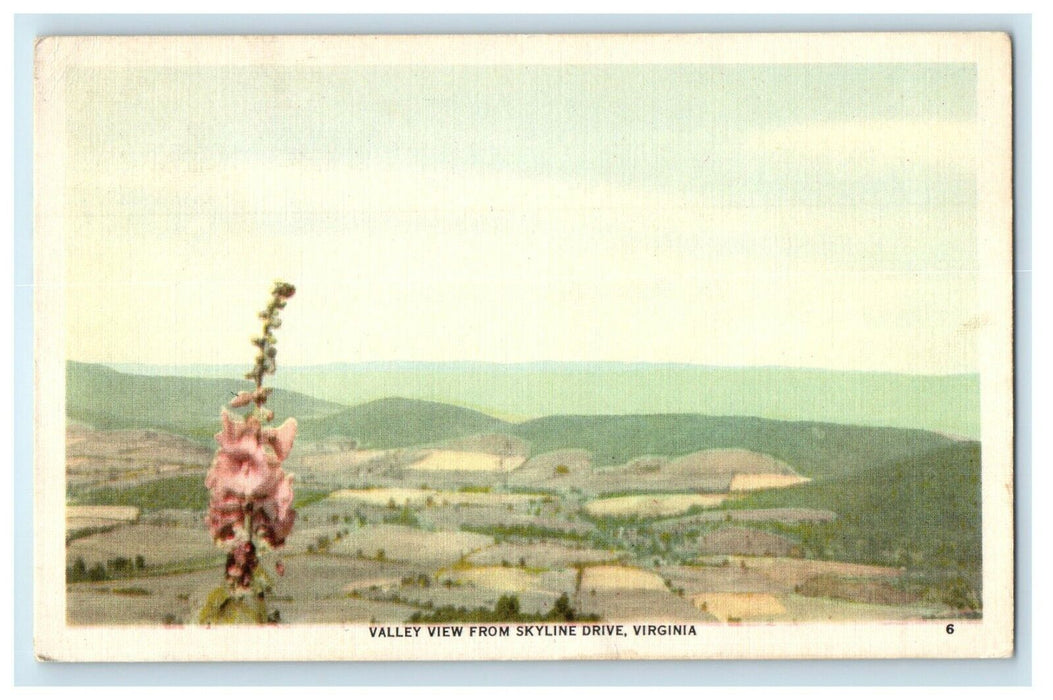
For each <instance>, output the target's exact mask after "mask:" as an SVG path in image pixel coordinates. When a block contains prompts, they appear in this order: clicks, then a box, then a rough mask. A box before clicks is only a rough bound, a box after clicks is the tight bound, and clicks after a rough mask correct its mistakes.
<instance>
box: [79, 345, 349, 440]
mask: <svg viewBox="0 0 1053 700" xmlns="http://www.w3.org/2000/svg"><path fill="white" fill-rule="evenodd" d="M252 386H253V385H252V382H250V381H248V380H245V379H207V378H197V377H168V376H141V375H134V374H125V373H123V372H117V371H115V370H112V369H110V368H108V367H104V366H102V365H92V364H85V363H81V362H67V363H66V415H67V416H68V417H69V418H71V419H73V420H77V421H81V422H84V423H87V424H90V425H92V426H94V427H96V428H100V429H116V428H156V429H160V430H165V431H168V432H172V433H175V434H179V435H185V436H187V437H191V438H194V439H196V440H199V441H210V440H211V438H212V435H213V434H214V433H215V432H216V430H217V429H218V421H219V413H220V411H221V409H222V408H223V407H224V406H226V405H227V404H228V403H229V402H230V399H231V398H233V396H234V395H235V393H236V392H238V391H241V390H245V389H249V388H251V387H252ZM269 405H270V407H271V408H272V409H273V410H274V412H275V415H276V417H277V418H278V419H279V420H281V419H282V418H284V417H287V416H296V417H297V419H299V420H311V419H312V418H315V417H320V416H325V415H329V414H331V413H334V412H336V411H339V410H341V409H343V408H345V407H344V406H341V405H339V404H335V403H331V402H329V401H323V400H320V399H316V398H314V397H311V396H306V395H304V394H300V393H298V392H294V391H288V390H284V389H277V390H275V391H274V393H273V394H272V396H271V400H270V403H269Z"/></svg>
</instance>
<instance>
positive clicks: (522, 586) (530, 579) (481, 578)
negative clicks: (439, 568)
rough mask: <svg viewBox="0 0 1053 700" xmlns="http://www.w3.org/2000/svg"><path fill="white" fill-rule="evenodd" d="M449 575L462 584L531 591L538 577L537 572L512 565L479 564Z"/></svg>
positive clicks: (504, 589) (500, 589) (502, 589)
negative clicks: (533, 572)
mask: <svg viewBox="0 0 1053 700" xmlns="http://www.w3.org/2000/svg"><path fill="white" fill-rule="evenodd" d="M443 573H444V574H445V572H443ZM448 575H449V576H452V577H455V578H456V579H457V581H458V582H459V583H462V584H469V585H474V586H478V587H480V588H492V589H494V590H497V591H529V590H532V589H534V588H536V587H537V579H538V577H537V574H532V573H530V572H528V571H524V570H523V569H519V568H516V567H511V566H478V567H472V568H470V569H461V570H458V571H456V572H453V573H451V574H448Z"/></svg>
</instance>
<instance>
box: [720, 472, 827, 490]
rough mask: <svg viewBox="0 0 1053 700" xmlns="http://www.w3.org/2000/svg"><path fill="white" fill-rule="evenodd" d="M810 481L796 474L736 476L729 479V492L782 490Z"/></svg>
mask: <svg viewBox="0 0 1053 700" xmlns="http://www.w3.org/2000/svg"><path fill="white" fill-rule="evenodd" d="M808 481H811V479H808V478H805V477H803V476H798V475H797V474H736V475H735V476H733V477H731V486H730V487H728V490H729V491H761V490H763V489H784V488H786V487H787V486H796V485H797V484H803V483H806V482H808Z"/></svg>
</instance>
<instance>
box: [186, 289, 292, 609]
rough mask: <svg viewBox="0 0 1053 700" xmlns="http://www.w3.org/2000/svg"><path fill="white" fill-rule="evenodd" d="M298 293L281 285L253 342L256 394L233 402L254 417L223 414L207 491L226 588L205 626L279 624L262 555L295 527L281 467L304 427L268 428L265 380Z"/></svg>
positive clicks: (210, 604)
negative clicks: (223, 554) (270, 605)
mask: <svg viewBox="0 0 1053 700" xmlns="http://www.w3.org/2000/svg"><path fill="white" fill-rule="evenodd" d="M295 293H296V288H295V287H293V286H292V285H291V284H287V283H285V282H276V283H275V285H274V288H273V290H272V291H271V300H270V303H269V304H268V305H267V307H266V308H265V309H264V310H263V311H261V312H260V313H259V318H260V319H261V320H262V321H263V333H262V335H260V336H257V337H254V338H252V344H253V345H254V346H255V347H256V348H257V355H256V363H255V366H254V367H253V369H252V370H251V371H250V372H249V373H247V374H246V375H245V378H246V379H249V380H252V381H253V382H254V383H255V387H254V389H253V390H251V391H241V392H238V393H237V395H235V397H234V399H233V400H232V401H231V402H230V407H231V408H235V409H236V408H243V407H246V406H249V405H252V409H251V410H250V411H249V412H247V413H245V414H244V415H241V414H238V413H235V414H234V415H233V416H232V415H231V413H230V412H229V411H228V410H227V409H223V411H222V414H221V420H222V425H223V428H222V430H220V432H218V433H217V434H216V442H217V443H219V449H217V450H216V455H215V457H214V459H213V461H212V468H211V470H210V471H209V473H208V475H207V476H206V477H205V486H206V487H207V488H208V489H209V492H210V499H209V512H208V527H209V532H210V533H211V535H212V538H213V539H214V540H215V542H216V544H217V545H219V546H221V547H224V548H226V549H227V561H226V568H225V575H226V584H225V585H224V586H221V587H219V588H217V589H216V590H215V591H213V593H212V595H211V596H209V599H208V601H207V602H206V604H205V607H204V608H203V609H202V611H201V615H200V620H201V622H202V623H206V624H212V623H228V622H256V623H263V622H268V621H274V617H273V616H270V615H268V614H267V606H266V594H267V592H268V591H269V590H270V578H269V577H268V576H267V575H266V574H265V573H264V572H263V571H262V569H260V558H259V555H260V554H261V553H262V551H264V550H266V549H268V548H269V549H278V548H280V547H282V546H283V545H284V544H285V539H286V537H288V535H289V533H290V532H291V530H292V526H293V523H294V522H295V520H296V511H295V510H293V508H292V502H293V489H292V483H293V475H292V474H286V473H285V472H284V471H283V470H282V463H283V462H284V461H285V459H286V458H287V457H288V456H289V453H290V452H291V451H292V446H293V440H294V438H295V437H296V427H297V423H296V419H295V418H288V419H286V421H285V422H284V423H282V424H281V425H280V426H279V427H277V428H270V427H264V426H266V425H267V424H268V423H270V422H271V421H272V420H273V419H274V412H273V411H271V410H270V409H268V408H267V407H266V403H267V399H268V397H269V396H270V394H271V391H272V389H271V387H265V386H263V380H264V377H265V376H266V375H268V374H274V372H275V370H276V369H277V359H276V358H277V354H278V353H277V349H276V348H275V345H276V344H277V340H276V339H275V338H274V331H275V330H277V329H278V328H280V327H281V318H280V311H281V310H282V309H284V308H285V305H286V302H287V301H288V300H289V299H290V298H291V297H292V296H293V294H295ZM261 548H263V549H261ZM275 568H276V570H277V571H278V572H279V575H281V573H283V572H284V566H283V565H282V564H281V563H280V562H279V563H278V564H277V565H276V567H275Z"/></svg>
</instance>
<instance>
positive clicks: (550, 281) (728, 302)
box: [66, 64, 978, 373]
mask: <svg viewBox="0 0 1053 700" xmlns="http://www.w3.org/2000/svg"><path fill="white" fill-rule="evenodd" d="M66 108H67V143H68V146H69V151H68V160H67V168H68V170H67V201H66V217H67V219H66V220H67V239H66V256H67V283H68V284H69V285H70V286H69V292H68V294H67V329H68V335H67V341H68V342H67V346H68V351H69V355H70V357H71V358H73V359H79V360H86V361H105V362H142V363H162V364H171V363H174V362H179V361H185V362H188V363H189V362H193V363H202V362H220V363H228V362H238V361H239V360H241V359H243V357H244V356H245V354H246V352H247V351H246V350H245V347H244V341H243V338H244V337H245V336H246V335H248V334H249V333H251V332H252V331H253V330H254V328H253V326H254V318H253V314H254V310H255V309H256V307H258V306H260V305H262V303H263V302H264V301H265V297H266V292H267V290H268V286H269V284H270V281H271V280H272V279H273V278H274V277H278V276H282V277H285V278H287V279H289V280H290V281H292V282H294V283H296V284H297V286H298V287H299V288H300V290H301V293H300V295H299V296H298V297H297V298H296V299H295V300H294V301H293V302H292V304H291V305H290V308H289V311H288V314H287V324H286V326H285V328H283V329H282V333H283V335H284V336H287V337H285V338H283V344H282V350H283V353H285V358H286V361H287V362H293V363H295V364H311V363H321V362H341V361H349V362H357V361H371V360H492V361H531V360H623V361H656V362H695V363H699V364H718V365H720V364H725V365H727V364H734V365H750V364H764V365H791V366H819V367H831V368H840V369H875V370H891V371H907V372H912V371H913V372H933V373H940V372H962V371H975V370H976V368H977V367H976V363H977V360H976V349H975V332H976V326H977V325H978V321H977V318H976V307H977V305H976V294H977V266H978V262H977V239H976V213H975V212H976V195H975V192H976V186H977V180H976V158H977V148H978V140H977V134H978V131H977V123H976V75H975V70H974V67H973V66H972V65H970V64H942V65H941V64H869V65H863V64H855V65H846V64H825V65H792V64H791V65H643V66H639V65H636V66H634V65H617V66H603V65H598V66H597V65H591V66H590V65H580V66H577V65H575V66H502V65H497V66H368V67H367V66H359V67H346V66H338V67H326V68H318V67H312V68H308V67H300V68H297V67H288V66H284V67H283V66H263V67H259V66H256V67H252V66H240V67H234V66H230V67H171V68H150V69H142V68H98V67H95V68H90V69H86V68H80V69H75V70H73V71H71V72H70V74H69V76H68V79H67V88H66ZM220 300H221V302H220ZM217 302H219V303H217Z"/></svg>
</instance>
